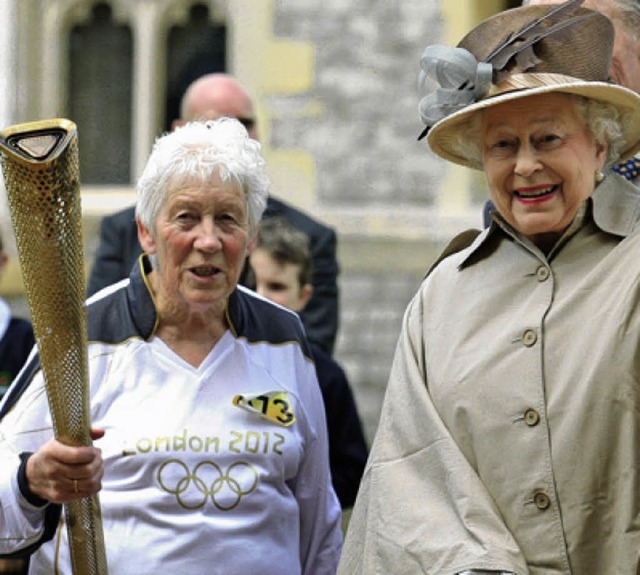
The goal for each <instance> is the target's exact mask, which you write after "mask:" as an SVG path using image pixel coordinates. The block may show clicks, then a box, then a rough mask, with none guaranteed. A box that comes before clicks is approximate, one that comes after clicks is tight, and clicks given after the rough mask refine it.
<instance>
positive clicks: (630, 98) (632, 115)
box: [427, 80, 640, 170]
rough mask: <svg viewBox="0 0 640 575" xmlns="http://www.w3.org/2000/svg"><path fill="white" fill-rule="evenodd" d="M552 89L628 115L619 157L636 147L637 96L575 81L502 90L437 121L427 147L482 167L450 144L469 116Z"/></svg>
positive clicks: (639, 126)
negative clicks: (602, 103) (596, 102)
mask: <svg viewBox="0 0 640 575" xmlns="http://www.w3.org/2000/svg"><path fill="white" fill-rule="evenodd" d="M552 92H560V93H565V94H577V95H579V96H584V97H586V98H590V99H593V100H598V101H600V102H606V103H609V104H612V105H614V106H615V107H616V108H618V109H619V110H620V112H621V113H622V114H628V117H626V116H625V119H624V122H622V123H621V126H620V127H621V128H622V132H623V138H624V141H625V144H624V146H623V151H622V152H621V154H620V158H621V159H626V158H629V157H631V156H633V155H634V154H635V153H636V152H638V151H639V150H640V95H639V94H637V93H636V92H634V91H633V90H630V89H629V88H625V87H623V86H619V85H617V84H609V83H607V82H584V81H579V80H576V81H575V82H566V83H561V84H558V83H553V84H549V85H546V86H536V87H533V88H526V89H521V90H516V91H512V92H505V93H502V94H499V95H496V96H493V97H490V98H486V99H484V100H480V101H479V102H476V103H474V104H471V105H469V106H467V107H466V108H464V109H462V110H459V111H458V112H454V113H453V114H451V115H449V116H447V117H446V118H444V119H442V120H440V121H439V122H438V123H437V124H435V125H434V126H433V128H431V130H429V133H428V135H427V142H428V143H429V147H430V148H431V150H432V151H433V152H434V153H436V154H437V155H439V156H440V157H442V158H444V159H445V160H449V161H450V162H454V163H456V164H460V165H462V166H467V167H469V168H473V169H475V170H482V169H483V166H482V163H477V162H476V161H475V159H474V158H468V157H465V156H463V155H461V153H460V151H459V150H457V147H456V146H455V144H454V142H455V141H456V139H457V138H458V137H459V134H460V130H464V129H465V128H466V127H467V126H468V122H469V120H470V119H471V116H472V115H473V114H476V113H478V112H480V111H482V110H484V109H485V108H488V107H490V106H497V105H498V104H503V103H505V102H511V101H513V100H518V99H521V98H528V97H529V96H536V95H540V94H549V93H552Z"/></svg>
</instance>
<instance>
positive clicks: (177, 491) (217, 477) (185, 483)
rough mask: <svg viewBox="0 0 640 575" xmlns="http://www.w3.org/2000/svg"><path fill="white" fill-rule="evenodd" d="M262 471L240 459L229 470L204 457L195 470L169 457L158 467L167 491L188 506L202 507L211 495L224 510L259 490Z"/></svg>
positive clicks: (163, 486)
mask: <svg viewBox="0 0 640 575" xmlns="http://www.w3.org/2000/svg"><path fill="white" fill-rule="evenodd" d="M258 479H259V475H258V472H257V471H256V470H255V468H254V467H253V466H252V465H250V464H248V463H245V462H244V461H237V462H236V463H232V464H231V465H229V467H228V469H227V470H226V472H223V470H222V469H221V468H220V466H219V465H218V464H217V463H215V462H213V461H201V462H200V463H198V465H196V466H195V467H194V469H193V471H191V470H190V469H189V466H188V465H187V464H186V463H184V462H182V461H180V460H178V459H170V460H169V461H165V462H164V463H163V464H162V465H161V466H160V469H158V482H159V483H160V486H161V487H162V489H164V490H165V491H166V492H167V493H171V494H172V495H175V496H176V499H177V500H178V503H179V504H180V505H181V506H182V507H184V508H185V509H189V510H193V509H201V508H202V507H204V506H205V504H206V503H207V500H208V499H209V497H211V501H212V502H213V504H214V505H215V506H216V507H217V508H218V509H220V510H221V511H231V510H232V509H234V508H235V507H236V506H237V505H238V504H239V503H240V501H241V500H242V498H243V497H244V496H246V495H249V494H250V493H252V492H253V491H255V489H256V487H257V486H258Z"/></svg>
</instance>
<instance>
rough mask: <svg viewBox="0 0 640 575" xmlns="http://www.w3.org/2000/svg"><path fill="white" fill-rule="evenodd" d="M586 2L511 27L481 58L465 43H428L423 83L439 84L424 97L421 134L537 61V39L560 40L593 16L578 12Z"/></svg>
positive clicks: (566, 5)
mask: <svg viewBox="0 0 640 575" xmlns="http://www.w3.org/2000/svg"><path fill="white" fill-rule="evenodd" d="M582 2H583V0H568V1H567V2H565V3H563V4H560V5H559V6H558V7H556V8H554V9H552V10H550V11H548V12H547V13H545V14H544V15H543V16H541V17H539V18H536V19H534V20H533V21H531V22H528V23H526V24H525V25H524V26H523V27H522V28H521V29H520V30H518V31H517V32H515V33H511V32H510V33H509V34H507V36H506V37H505V38H503V39H502V40H501V41H500V42H499V43H498V45H497V46H496V47H495V48H494V49H493V50H491V52H490V53H489V54H488V55H487V56H486V57H485V58H483V59H482V61H479V60H478V59H477V58H476V57H475V56H474V55H473V54H472V53H471V52H470V51H469V50H467V49H465V48H462V47H455V48H454V47H449V46H440V45H434V46H428V47H427V48H426V50H425V51H424V53H423V54H422V58H421V60H420V68H421V71H420V86H421V88H423V89H425V90H428V89H429V88H428V87H427V85H428V84H431V85H432V82H428V81H429V80H432V81H435V82H436V83H437V84H439V87H438V88H435V89H434V90H432V91H431V92H429V93H426V94H425V96H424V97H423V98H422V100H421V101H420V104H419V110H420V118H421V119H422V122H423V123H424V124H425V126H426V128H425V129H424V130H423V131H422V133H421V134H420V136H419V137H418V139H419V140H421V139H422V138H424V137H425V136H426V135H427V133H428V131H429V130H430V129H431V127H432V126H434V125H435V124H436V123H437V122H439V121H440V120H443V119H444V118H446V117H447V116H449V115H450V114H452V113H454V112H457V111H458V110H461V109H463V108H465V107H467V106H468V105H470V104H473V103H474V102H477V101H479V100H481V99H483V98H484V97H485V96H486V95H487V94H488V93H489V91H490V89H491V87H492V85H493V84H494V82H495V83H497V82H499V81H500V80H501V79H503V78H504V77H506V76H509V74H510V73H511V72H512V69H514V68H515V70H516V71H517V72H519V73H522V72H525V71H527V70H530V69H531V68H534V67H535V66H536V65H537V64H539V63H540V62H541V60H540V58H538V56H537V55H536V53H535V51H534V46H535V45H536V44H538V43H539V42H540V41H541V40H543V39H544V38H547V37H549V36H554V37H555V40H557V41H562V40H563V36H564V35H566V34H568V29H569V28H570V27H571V26H574V25H575V24H577V23H579V22H580V21H582V20H584V19H586V18H589V17H590V15H591V14H590V13H587V14H584V13H582V14H578V15H576V14H575V12H576V10H577V8H578V7H579V6H580V4H582Z"/></svg>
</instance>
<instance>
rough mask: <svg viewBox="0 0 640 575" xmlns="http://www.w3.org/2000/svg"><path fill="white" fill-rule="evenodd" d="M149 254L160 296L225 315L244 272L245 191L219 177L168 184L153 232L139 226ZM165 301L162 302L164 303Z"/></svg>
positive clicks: (245, 236) (142, 241) (155, 285)
mask: <svg viewBox="0 0 640 575" xmlns="http://www.w3.org/2000/svg"><path fill="white" fill-rule="evenodd" d="M139 231H140V242H141V244H142V247H143V249H144V250H145V252H147V253H149V254H155V255H156V258H157V264H156V267H155V271H156V272H157V281H155V282H154V288H155V290H156V292H158V294H157V296H158V297H164V298H165V300H166V301H169V302H171V304H172V305H177V306H178V307H180V306H181V305H184V304H185V303H186V304H187V305H188V306H189V307H190V308H191V309H194V310H202V311H205V310H206V309H208V308H210V307H216V309H219V311H224V309H225V308H226V303H227V299H228V297H229V295H230V294H231V292H233V290H234V289H235V287H236V285H237V283H238V279H239V277H240V273H241V271H242V268H243V265H244V261H245V256H246V250H247V244H248V241H249V224H248V220H247V210H246V202H245V197H244V193H243V191H242V189H241V188H240V186H239V185H237V184H235V183H232V182H222V180H221V179H220V178H219V177H218V176H217V175H216V176H214V177H212V178H211V180H210V181H209V182H208V183H207V184H206V185H203V184H201V183H197V184H190V183H184V184H180V185H177V186H170V187H169V189H168V191H167V198H166V202H165V204H164V206H163V207H162V209H161V210H160V213H159V214H158V216H157V218H156V220H155V231H151V230H147V229H146V228H144V226H142V225H141V224H139ZM165 300H163V301H165Z"/></svg>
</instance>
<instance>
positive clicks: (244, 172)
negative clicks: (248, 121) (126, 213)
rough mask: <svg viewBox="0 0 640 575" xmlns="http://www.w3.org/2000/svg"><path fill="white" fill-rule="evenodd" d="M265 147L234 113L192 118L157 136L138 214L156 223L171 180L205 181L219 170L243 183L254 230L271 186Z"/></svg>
mask: <svg viewBox="0 0 640 575" xmlns="http://www.w3.org/2000/svg"><path fill="white" fill-rule="evenodd" d="M261 149H262V148H261V146H260V143H259V142H257V141H256V140H253V139H251V138H250V137H249V135H248V134H247V130H246V129H245V128H244V126H243V125H242V124H241V123H240V122H238V120H235V119H232V118H219V119H217V120H210V121H208V122H189V123H187V124H185V125H184V126H181V127H180V128H177V129H176V130H175V131H173V132H169V133H167V134H165V135H163V136H161V137H159V138H158V139H157V140H156V142H155V144H154V146H153V150H152V152H151V155H150V156H149V159H148V161H147V164H146V166H145V168H144V170H143V172H142V175H141V176H140V179H139V180H138V184H137V187H136V189H137V194H138V200H137V204H136V215H137V216H138V217H139V218H140V221H141V222H142V224H143V225H144V226H145V227H146V228H147V229H153V228H154V223H155V219H156V217H157V216H158V214H159V212H160V210H161V209H162V207H163V205H164V202H165V201H166V199H167V190H168V187H169V186H175V185H177V184H180V183H181V182H190V183H194V182H195V183H198V182H201V183H207V182H208V181H209V180H210V179H211V177H212V176H214V175H216V174H217V175H219V177H220V178H221V179H222V181H223V182H228V181H235V182H236V183H237V184H239V185H240V187H241V189H242V191H243V192H244V195H245V200H246V207H247V217H248V222H249V230H250V232H251V233H252V234H253V233H255V231H256V230H257V227H258V223H259V221H260V218H261V217H262V213H263V212H264V209H265V207H266V204H267V194H268V191H269V179H268V177H267V174H266V165H265V161H264V159H263V157H262V154H261Z"/></svg>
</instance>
